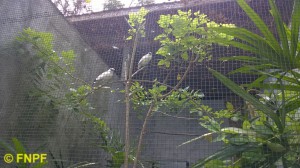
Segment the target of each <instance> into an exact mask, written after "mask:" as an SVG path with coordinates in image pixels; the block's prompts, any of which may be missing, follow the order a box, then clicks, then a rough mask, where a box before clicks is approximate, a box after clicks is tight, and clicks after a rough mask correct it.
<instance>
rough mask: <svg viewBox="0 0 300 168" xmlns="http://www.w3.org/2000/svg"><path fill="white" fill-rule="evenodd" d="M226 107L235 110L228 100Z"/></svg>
mask: <svg viewBox="0 0 300 168" xmlns="http://www.w3.org/2000/svg"><path fill="white" fill-rule="evenodd" d="M226 109H227V110H229V111H234V108H233V105H232V104H231V103H230V102H226Z"/></svg>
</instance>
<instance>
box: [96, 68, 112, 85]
mask: <svg viewBox="0 0 300 168" xmlns="http://www.w3.org/2000/svg"><path fill="white" fill-rule="evenodd" d="M114 71H115V69H114V68H109V70H107V71H105V72H103V73H102V74H100V75H99V76H98V77H97V78H96V79H95V80H94V82H93V85H94V84H96V83H98V82H107V81H109V80H110V79H111V78H112V77H113V75H114Z"/></svg>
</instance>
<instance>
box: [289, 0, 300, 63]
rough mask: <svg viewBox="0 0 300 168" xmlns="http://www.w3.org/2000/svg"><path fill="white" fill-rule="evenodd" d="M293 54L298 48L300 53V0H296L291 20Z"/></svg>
mask: <svg viewBox="0 0 300 168" xmlns="http://www.w3.org/2000/svg"><path fill="white" fill-rule="evenodd" d="M291 24H292V25H291V44H290V46H291V56H294V55H296V51H297V49H298V55H299V54H300V48H298V46H299V45H300V44H299V43H298V40H299V28H300V1H299V0H295V1H294V9H293V13H292V20H291ZM298 59H299V57H298Z"/></svg>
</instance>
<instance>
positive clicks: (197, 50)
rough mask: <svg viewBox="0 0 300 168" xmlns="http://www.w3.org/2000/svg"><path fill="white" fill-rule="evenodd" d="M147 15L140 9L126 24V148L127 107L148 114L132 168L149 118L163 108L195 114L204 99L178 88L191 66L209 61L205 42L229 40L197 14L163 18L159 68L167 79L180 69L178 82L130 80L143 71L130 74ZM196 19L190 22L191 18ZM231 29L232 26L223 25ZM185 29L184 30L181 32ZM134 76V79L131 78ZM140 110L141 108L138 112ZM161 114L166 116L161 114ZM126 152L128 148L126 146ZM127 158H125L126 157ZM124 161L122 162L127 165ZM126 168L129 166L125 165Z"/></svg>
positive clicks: (184, 13)
mask: <svg viewBox="0 0 300 168" xmlns="http://www.w3.org/2000/svg"><path fill="white" fill-rule="evenodd" d="M146 14H147V11H145V9H143V8H141V10H140V11H139V12H138V13H137V14H129V20H128V23H129V25H130V26H131V29H129V31H128V32H129V37H128V38H127V40H132V39H133V52H132V54H131V57H130V58H129V59H128V61H127V64H126V65H129V66H128V67H127V73H126V75H125V76H126V77H125V78H126V87H125V97H126V100H125V102H126V128H127V129H126V131H125V132H126V136H125V137H126V138H125V144H129V129H128V128H129V126H128V125H129V109H130V108H129V107H130V103H132V104H133V107H134V108H135V110H137V109H140V111H143V112H144V111H147V112H146V114H145V115H144V122H143V126H142V129H141V132H140V136H139V140H138V145H137V151H136V156H135V158H134V166H133V167H136V166H137V163H138V162H139V155H140V152H141V148H142V141H143V137H144V134H145V133H146V126H147V122H148V120H149V118H150V117H151V116H152V115H153V114H154V113H155V112H158V111H161V110H163V108H164V107H173V108H174V109H173V111H178V110H179V109H180V110H183V109H185V108H187V109H192V110H196V107H197V105H198V104H199V103H200V101H201V98H202V97H203V96H204V95H203V94H202V93H201V92H200V91H195V90H190V89H189V88H184V89H182V88H181V84H182V83H183V81H184V80H185V79H186V77H187V75H188V73H189V72H190V70H191V69H192V67H193V65H195V64H198V63H201V62H203V61H204V60H209V59H210V54H209V49H210V47H211V45H212V43H211V42H206V40H205V39H209V38H212V37H214V36H218V37H220V38H224V39H229V40H230V39H232V36H227V35H226V34H216V33H215V32H214V31H209V30H208V29H205V28H204V27H205V26H206V25H211V26H214V27H219V26H221V25H220V24H217V23H215V22H211V21H209V19H208V18H207V17H206V15H204V14H200V12H195V13H193V14H192V13H191V11H187V12H183V11H180V10H179V11H178V14H176V15H162V16H160V20H159V21H158V24H159V26H160V27H161V28H163V30H164V31H163V33H162V34H160V35H158V36H157V37H156V38H155V40H158V41H159V42H160V43H161V47H160V49H159V50H158V51H157V52H156V54H157V55H161V56H162V59H161V60H160V61H159V62H158V66H160V67H161V68H162V69H164V70H167V73H168V74H169V75H170V74H171V73H172V71H174V70H175V69H176V68H179V69H181V70H182V71H180V72H179V73H178V75H177V81H176V82H175V83H174V85H173V84H172V85H168V83H169V82H170V79H169V75H167V76H166V78H165V79H163V80H162V81H158V80H157V79H155V80H153V81H148V80H138V79H133V78H132V76H134V75H135V74H137V73H138V72H140V71H142V70H143V69H144V68H141V69H139V70H137V71H136V72H135V73H132V70H133V61H134V57H135V51H136V47H137V45H138V42H139V39H140V38H141V37H144V36H145V31H144V29H145V21H146V20H145V16H146ZM192 15H193V16H195V17H194V18H192V17H191V16H192ZM222 26H233V25H226V24H224V25H222ZM182 28H184V29H182ZM132 74H133V75H132ZM144 83H150V87H148V88H145V87H144V86H143V84H144ZM140 107H141V108H140ZM162 114H166V113H164V112H162ZM125 148H127V151H128V149H129V147H128V146H127V147H126V146H125ZM125 156H126V155H125ZM126 160H127V159H126V158H125V162H126ZM126 164H127V163H125V167H127V166H128V165H126Z"/></svg>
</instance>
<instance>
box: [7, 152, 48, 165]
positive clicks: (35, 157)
mask: <svg viewBox="0 0 300 168" xmlns="http://www.w3.org/2000/svg"><path fill="white" fill-rule="evenodd" d="M3 160H4V162H5V163H8V164H10V163H12V162H13V161H15V162H16V163H37V162H39V163H45V162H47V154H46V153H30V154H28V153H18V154H16V156H14V155H12V154H10V153H7V154H5V155H4V157H3Z"/></svg>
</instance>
